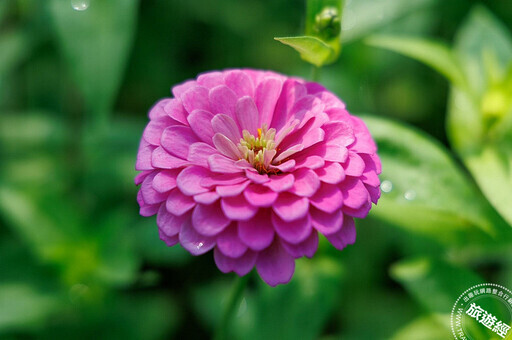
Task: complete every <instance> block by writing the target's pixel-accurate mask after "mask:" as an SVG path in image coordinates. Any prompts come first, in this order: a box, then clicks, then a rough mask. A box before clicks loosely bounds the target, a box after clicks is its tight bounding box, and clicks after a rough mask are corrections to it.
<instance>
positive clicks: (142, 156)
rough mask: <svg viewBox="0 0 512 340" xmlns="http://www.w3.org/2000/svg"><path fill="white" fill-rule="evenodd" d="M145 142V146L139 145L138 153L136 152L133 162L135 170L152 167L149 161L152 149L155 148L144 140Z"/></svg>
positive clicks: (150, 168)
mask: <svg viewBox="0 0 512 340" xmlns="http://www.w3.org/2000/svg"><path fill="white" fill-rule="evenodd" d="M141 144H142V141H141ZM145 144H146V145H145V146H142V145H141V147H140V148H139V153H137V162H136V163H135V170H137V171H143V170H153V169H154V167H153V165H152V163H151V157H152V153H153V150H155V147H154V146H153V145H149V144H147V142H145Z"/></svg>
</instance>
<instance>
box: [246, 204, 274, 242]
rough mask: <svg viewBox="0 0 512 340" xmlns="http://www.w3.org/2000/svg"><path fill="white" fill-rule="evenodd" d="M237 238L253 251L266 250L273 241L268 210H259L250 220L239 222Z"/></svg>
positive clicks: (272, 229) (272, 230)
mask: <svg viewBox="0 0 512 340" xmlns="http://www.w3.org/2000/svg"><path fill="white" fill-rule="evenodd" d="M238 237H240V239H241V240H242V241H243V242H244V243H245V244H246V245H247V246H248V247H249V248H251V249H253V250H256V251H259V250H262V249H265V248H267V247H268V246H269V245H270V243H272V240H273V239H274V228H273V226H272V221H271V220H270V210H269V209H260V210H259V211H258V213H257V214H256V215H255V216H254V217H253V218H252V219H250V220H248V221H239V222H238Z"/></svg>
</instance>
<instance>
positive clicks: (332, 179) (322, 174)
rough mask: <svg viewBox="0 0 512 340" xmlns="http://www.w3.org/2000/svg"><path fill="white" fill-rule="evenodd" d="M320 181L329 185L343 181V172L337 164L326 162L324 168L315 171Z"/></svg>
mask: <svg viewBox="0 0 512 340" xmlns="http://www.w3.org/2000/svg"><path fill="white" fill-rule="evenodd" d="M315 172H316V174H317V175H318V178H319V179H320V181H322V182H324V183H329V184H337V183H340V182H341V181H343V180H344V179H345V170H343V168H342V167H341V165H340V164H339V163H331V162H328V163H327V165H326V166H324V167H323V168H321V169H316V170H315Z"/></svg>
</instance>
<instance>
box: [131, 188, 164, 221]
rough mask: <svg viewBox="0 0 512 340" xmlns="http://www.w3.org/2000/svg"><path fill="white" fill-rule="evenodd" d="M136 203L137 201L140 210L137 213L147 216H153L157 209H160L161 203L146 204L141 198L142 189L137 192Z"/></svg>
mask: <svg viewBox="0 0 512 340" xmlns="http://www.w3.org/2000/svg"><path fill="white" fill-rule="evenodd" d="M137 203H139V206H140V210H139V213H140V215H141V216H144V217H149V216H153V215H154V214H156V213H157V212H158V209H160V206H161V204H160V203H159V204H146V203H145V202H144V199H143V198H142V191H141V190H139V191H138V192H137Z"/></svg>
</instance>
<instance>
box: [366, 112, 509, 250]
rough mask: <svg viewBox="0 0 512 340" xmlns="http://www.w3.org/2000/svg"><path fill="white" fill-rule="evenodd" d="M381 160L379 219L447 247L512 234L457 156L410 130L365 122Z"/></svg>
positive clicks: (376, 213)
mask: <svg viewBox="0 0 512 340" xmlns="http://www.w3.org/2000/svg"><path fill="white" fill-rule="evenodd" d="M364 120H365V122H366V123H367V125H368V127H369V129H370V131H371V133H372V135H373V137H374V138H375V140H376V142H377V145H378V147H379V151H378V153H379V156H380V158H381V161H382V169H383V172H382V175H381V181H382V182H383V185H382V186H381V188H383V193H382V197H381V199H380V200H379V204H378V206H377V207H376V208H375V209H372V212H373V214H374V216H376V217H379V218H382V219H384V220H386V221H389V222H392V223H394V224H397V225H399V226H401V227H403V228H405V229H407V230H409V231H410V232H413V233H420V234H424V235H426V236H428V237H431V238H434V239H435V240H437V241H438V242H440V243H442V244H446V245H454V244H458V245H464V244H465V243H467V242H476V243H482V244H485V243H488V244H493V242H497V241H498V240H500V239H503V241H505V240H507V239H510V238H511V237H512V235H511V234H512V233H511V231H510V229H509V228H507V227H506V224H505V223H504V222H503V221H502V220H501V219H500V218H499V216H497V215H496V213H495V212H494V210H493V209H492V208H491V207H490V206H489V204H488V203H487V202H486V200H485V199H484V198H483V197H482V195H481V194H480V193H479V191H478V190H477V189H476V187H475V186H474V185H473V183H472V182H471V180H470V179H469V178H468V177H467V176H466V175H465V173H464V172H463V171H462V169H460V168H459V166H458V165H457V164H456V163H455V161H454V160H453V158H452V156H451V155H450V154H449V153H448V152H447V151H446V150H445V149H444V147H443V146H442V145H440V144H439V143H438V142H437V141H435V140H434V139H433V138H431V137H429V136H427V135H425V134H423V133H421V132H419V131H417V130H415V129H413V128H411V127H407V126H405V125H402V124H399V123H395V122H392V121H389V120H386V119H382V118H376V117H365V118H364Z"/></svg>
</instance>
